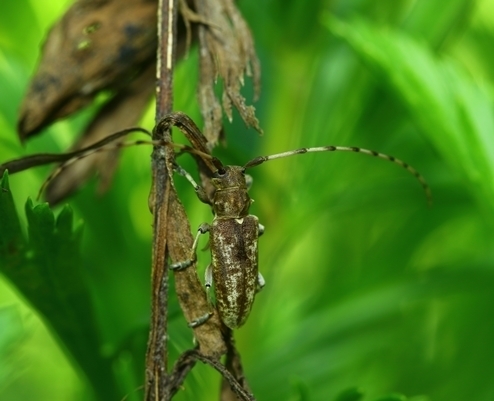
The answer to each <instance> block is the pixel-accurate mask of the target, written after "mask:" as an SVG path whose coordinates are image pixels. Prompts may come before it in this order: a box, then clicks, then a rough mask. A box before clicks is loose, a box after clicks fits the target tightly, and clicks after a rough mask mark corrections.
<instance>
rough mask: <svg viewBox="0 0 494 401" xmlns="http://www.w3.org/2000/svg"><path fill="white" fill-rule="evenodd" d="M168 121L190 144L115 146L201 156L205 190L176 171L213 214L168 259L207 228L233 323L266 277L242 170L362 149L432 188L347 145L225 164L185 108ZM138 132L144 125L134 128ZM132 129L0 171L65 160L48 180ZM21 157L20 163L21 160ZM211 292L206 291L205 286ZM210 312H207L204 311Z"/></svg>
mask: <svg viewBox="0 0 494 401" xmlns="http://www.w3.org/2000/svg"><path fill="white" fill-rule="evenodd" d="M171 126H176V127H178V128H179V129H180V130H181V131H182V132H183V133H184V134H185V136H186V137H187V138H188V139H189V141H190V142H191V144H192V145H193V147H192V148H191V147H187V146H184V145H177V144H172V143H165V142H162V141H136V142H131V143H119V144H115V145H114V146H113V147H123V146H131V145H139V144H153V145H155V146H174V147H178V148H182V149H183V151H185V152H188V153H191V154H192V155H195V156H196V158H197V157H199V158H200V160H202V165H201V168H206V169H208V170H209V171H207V175H208V176H209V177H210V178H211V183H212V185H213V189H212V191H210V193H206V190H204V189H203V188H202V187H201V186H199V185H198V184H197V183H196V182H195V181H194V179H193V178H192V177H191V176H190V174H188V173H187V172H186V171H185V170H183V169H182V168H181V167H180V166H178V165H175V166H174V168H175V171H176V172H177V173H178V174H180V175H182V176H184V177H185V178H186V179H187V180H188V181H189V182H190V183H191V184H192V185H193V187H194V189H195V191H196V193H197V196H198V198H199V199H200V200H201V201H202V202H204V203H207V204H209V205H211V207H212V210H213V214H214V218H213V221H212V223H211V224H208V223H203V224H201V225H200V227H199V229H198V232H197V235H196V237H195V240H194V243H193V246H192V249H191V257H190V259H189V260H185V261H181V262H178V263H174V264H172V265H170V268H171V269H175V270H177V269H184V268H187V267H189V266H191V265H192V264H193V263H194V262H195V261H196V258H197V255H196V251H197V244H198V241H199V237H200V236H201V235H202V234H205V233H206V232H209V244H210V249H211V265H210V266H208V267H207V268H206V278H205V284H206V288H207V289H208V290H209V288H210V287H211V285H212V284H213V283H214V287H215V294H216V303H217V309H218V313H219V315H220V318H221V320H222V322H223V323H224V324H225V325H226V326H227V327H229V328H231V329H234V328H237V327H240V326H242V325H243V324H244V323H245V321H246V319H247V317H248V316H249V313H250V310H251V308H252V304H253V302H254V297H255V294H256V292H257V291H259V290H260V289H261V288H262V287H263V286H264V279H263V278H262V275H261V274H260V273H259V271H258V248H257V241H258V238H259V236H260V235H261V234H262V233H263V230H264V227H263V226H262V225H261V224H259V221H258V218H257V217H256V216H254V215H250V214H249V208H250V205H251V204H252V202H253V201H252V200H251V198H250V197H249V195H248V193H247V191H248V189H249V182H250V180H249V179H246V175H245V171H246V170H247V169H249V168H252V167H255V166H258V165H260V164H262V163H265V162H267V161H270V160H275V159H280V158H283V157H289V156H295V155H299V154H303V153H312V152H335V151H343V152H354V153H364V154H367V155H370V156H374V157H378V158H381V159H384V160H388V161H390V162H393V163H395V164H398V165H399V166H401V167H403V168H404V169H406V170H407V171H408V172H409V173H411V174H412V175H413V176H415V177H416V178H417V179H418V180H419V182H420V183H421V184H422V186H423V188H424V191H425V193H426V196H427V199H428V200H429V203H430V201H431V193H430V189H429V186H428V185H427V183H426V181H425V179H424V178H423V177H422V176H421V175H420V174H419V173H418V172H417V170H415V169H414V168H413V167H411V166H409V165H408V164H406V163H405V162H403V161H401V160H400V159H396V158H394V157H392V156H389V155H386V154H384V153H380V152H375V151H372V150H368V149H363V148H358V147H346V146H321V147H312V148H301V149H297V150H292V151H288V152H282V153H276V154H273V155H270V156H260V157H256V158H254V159H252V160H250V161H248V162H247V163H246V164H245V165H244V166H224V165H223V164H222V163H221V162H220V161H219V160H218V159H217V158H215V157H213V156H211V155H210V154H209V150H208V148H207V146H206V144H207V141H206V139H205V138H204V136H203V135H202V133H201V132H200V131H199V129H198V128H197V126H196V125H195V124H194V122H193V121H192V120H191V119H190V118H189V117H188V116H187V115H185V114H183V113H179V112H177V113H172V114H170V115H168V116H166V117H165V118H164V119H163V120H162V121H160V122H159V123H158V124H157V126H156V127H155V129H156V130H168V129H170V128H171ZM136 130H138V131H141V132H145V130H143V129H142V128H141V129H136ZM130 131H132V130H131V129H129V130H125V131H122V132H119V133H116V134H114V135H112V136H111V137H108V138H106V139H104V140H103V141H100V142H98V143H96V144H94V145H91V146H90V147H88V148H85V149H81V150H79V151H76V152H72V153H70V154H64V155H34V156H30V157H28V158H24V159H20V160H14V161H11V162H8V163H5V164H4V165H2V166H0V171H1V170H2V169H6V168H14V170H15V171H20V170H23V169H25V168H29V167H32V166H34V165H39V164H45V163H51V162H54V161H63V162H64V163H62V165H61V166H60V167H59V168H58V170H55V172H54V173H53V174H52V175H51V176H50V177H49V178H48V179H47V181H46V182H45V184H44V185H43V187H42V189H43V188H44V187H45V185H46V183H47V182H48V181H49V180H51V179H53V178H54V176H55V175H57V174H58V173H59V172H60V171H61V170H62V169H63V168H64V166H67V165H68V164H69V163H73V162H75V161H77V160H79V159H80V158H82V157H86V156H88V155H90V154H93V153H94V152H97V151H101V150H107V149H108V148H109V147H108V146H106V145H107V144H108V143H109V142H111V141H112V140H114V139H117V138H119V137H121V136H123V135H126V134H127V133H128V132H130ZM23 160H25V162H24V163H23V162H22V161H23ZM208 296H209V291H208ZM208 316H209V315H208ZM208 316H205V317H201V318H199V319H198V320H197V321H194V322H192V323H191V326H195V325H197V324H200V323H202V322H204V321H205V320H206V319H207V317H208Z"/></svg>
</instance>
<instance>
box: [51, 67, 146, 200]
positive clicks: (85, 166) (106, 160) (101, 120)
mask: <svg viewBox="0 0 494 401" xmlns="http://www.w3.org/2000/svg"><path fill="white" fill-rule="evenodd" d="M154 80H155V67H154V65H152V64H151V65H150V67H148V69H147V70H146V71H145V72H144V73H143V74H141V75H140V76H139V77H138V78H137V79H136V80H134V81H133V82H132V83H131V84H130V85H129V86H127V87H126V88H124V89H122V90H121V91H119V92H118V93H117V94H116V95H115V96H114V97H113V98H112V99H111V100H110V101H108V102H107V103H106V104H105V105H104V106H103V107H102V108H101V110H100V111H99V112H98V113H97V115H96V116H95V117H94V119H93V120H92V122H91V124H90V125H89V126H88V127H87V129H86V130H85V132H84V133H83V135H82V137H81V139H80V140H79V141H78V142H77V144H76V145H75V146H74V147H73V149H74V150H76V149H82V148H85V147H87V146H89V145H91V144H94V143H96V142H98V141H100V140H101V139H103V138H105V137H107V136H108V134H109V133H112V132H116V131H120V130H123V129H125V128H128V127H131V126H135V125H137V123H138V122H139V119H140V118H141V116H142V113H143V111H144V109H145V107H146V105H147V104H148V103H149V101H150V99H151V96H152V94H153V90H154V87H153V82H154ZM122 140H123V139H122ZM119 153H120V152H119V150H113V151H108V152H98V153H95V154H93V155H91V156H88V157H85V158H83V159H80V160H78V161H77V163H73V164H71V165H70V166H68V167H66V168H65V169H64V170H63V171H62V172H61V173H60V174H59V175H58V176H57V177H56V178H55V179H54V180H53V181H51V183H50V184H49V185H48V187H47V191H46V196H45V197H46V200H47V201H48V202H49V203H51V204H56V203H58V202H60V201H61V200H63V199H64V198H65V197H67V196H68V195H69V194H70V193H72V192H73V191H75V190H76V189H78V188H79V187H80V186H81V185H82V184H83V183H84V182H85V181H86V180H87V179H88V177H89V176H91V175H92V174H93V173H94V171H97V172H98V173H99V176H100V179H101V181H100V184H99V191H104V190H105V189H106V188H107V187H108V186H109V184H110V181H111V178H112V177H113V173H114V171H115V168H116V167H117V162H118V154H119Z"/></svg>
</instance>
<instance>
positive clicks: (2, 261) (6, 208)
mask: <svg viewBox="0 0 494 401" xmlns="http://www.w3.org/2000/svg"><path fill="white" fill-rule="evenodd" d="M25 245H26V244H25V240H24V236H23V235H22V230H21V225H20V221H19V218H18V216H17V211H16V210H15V205H14V200H13V198H12V193H11V192H10V187H9V176H8V173H7V171H5V172H4V174H3V177H2V181H1V184H0V266H4V268H6V267H7V266H12V268H15V266H18V265H19V264H20V263H21V261H22V254H23V251H22V250H23V248H24V247H25Z"/></svg>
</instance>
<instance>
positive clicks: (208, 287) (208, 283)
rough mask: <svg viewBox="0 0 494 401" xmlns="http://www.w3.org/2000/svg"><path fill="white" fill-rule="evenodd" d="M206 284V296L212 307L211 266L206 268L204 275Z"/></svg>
mask: <svg viewBox="0 0 494 401" xmlns="http://www.w3.org/2000/svg"><path fill="white" fill-rule="evenodd" d="M204 284H205V285H206V294H207V296H208V303H209V304H210V305H211V304H212V302H211V294H210V292H209V291H210V290H211V285H212V284H213V268H212V266H211V264H210V265H209V266H208V267H207V268H206V272H205V274H204Z"/></svg>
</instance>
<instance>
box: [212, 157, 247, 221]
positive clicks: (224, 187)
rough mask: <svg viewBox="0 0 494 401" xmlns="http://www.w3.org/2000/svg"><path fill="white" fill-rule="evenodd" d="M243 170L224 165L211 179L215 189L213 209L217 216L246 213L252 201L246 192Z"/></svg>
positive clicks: (242, 214)
mask: <svg viewBox="0 0 494 401" xmlns="http://www.w3.org/2000/svg"><path fill="white" fill-rule="evenodd" d="M244 171H245V169H244V168H243V167H240V166H226V167H224V169H223V170H222V171H219V172H217V173H216V174H215V177H214V178H213V179H212V183H213V185H214V187H215V189H216V191H215V192H214V195H213V198H214V200H213V211H214V214H215V215H216V217H217V218H242V217H245V216H247V215H248V213H249V207H250V204H251V203H252V201H251V199H250V197H249V194H248V193H247V185H246V183H245V175H244ZM221 173H223V174H221Z"/></svg>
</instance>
